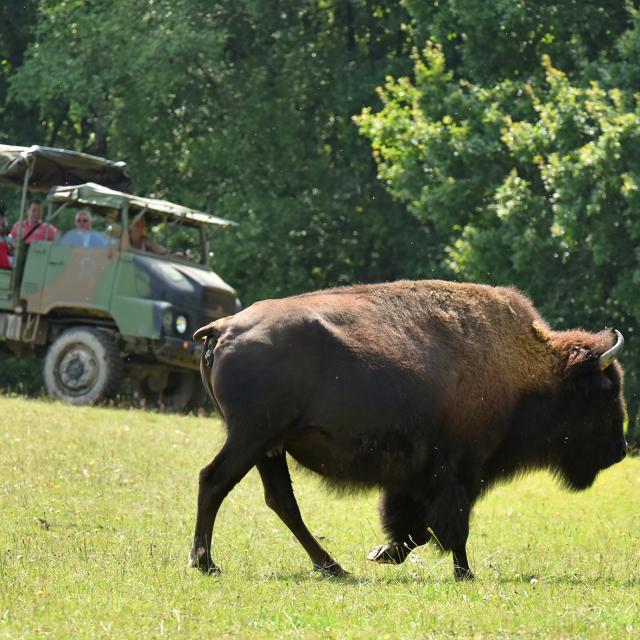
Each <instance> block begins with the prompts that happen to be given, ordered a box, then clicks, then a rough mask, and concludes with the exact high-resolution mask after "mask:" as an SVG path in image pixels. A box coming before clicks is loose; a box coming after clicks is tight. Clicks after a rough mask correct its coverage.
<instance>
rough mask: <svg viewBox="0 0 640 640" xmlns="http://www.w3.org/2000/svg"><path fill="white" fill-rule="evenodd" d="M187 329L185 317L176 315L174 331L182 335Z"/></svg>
mask: <svg viewBox="0 0 640 640" xmlns="http://www.w3.org/2000/svg"><path fill="white" fill-rule="evenodd" d="M186 330H187V319H186V318H185V317H184V316H183V315H182V314H180V315H177V316H176V331H177V332H178V333H179V334H180V335H182V334H183V333H184V332H185V331H186Z"/></svg>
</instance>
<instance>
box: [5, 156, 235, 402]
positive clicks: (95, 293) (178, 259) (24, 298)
mask: <svg viewBox="0 0 640 640" xmlns="http://www.w3.org/2000/svg"><path fill="white" fill-rule="evenodd" d="M87 180H92V181H91V182H89V181H87ZM0 184H3V185H14V186H17V185H20V186H21V187H22V205H21V215H20V220H22V219H23V218H24V216H25V210H26V196H27V191H29V190H39V191H46V192H47V196H46V204H47V208H48V213H47V216H46V221H47V222H49V223H52V224H55V225H56V226H59V227H62V228H64V226H65V225H64V224H61V222H62V221H64V220H65V219H66V220H67V225H66V226H69V222H68V220H69V219H70V218H69V216H71V220H73V214H74V212H76V211H79V210H80V209H86V210H88V211H89V212H90V213H91V215H92V218H93V228H92V230H91V231H82V232H79V231H77V230H74V229H70V230H68V231H67V232H63V231H62V230H61V231H59V233H58V235H57V237H56V239H55V241H33V242H31V243H30V244H24V243H23V242H21V241H20V237H18V238H17V241H16V245H15V249H14V256H13V265H12V268H11V269H4V270H0V350H3V351H5V352H10V353H13V354H16V355H23V354H29V353H34V354H37V355H43V356H44V369H43V373H44V382H45V386H46V389H47V392H48V393H49V395H50V396H52V397H54V398H58V399H60V400H62V401H64V402H67V403H71V404H77V405H87V404H94V403H97V402H100V401H102V400H105V399H107V398H109V397H110V396H112V395H113V394H114V393H115V392H116V391H117V390H118V388H119V387H120V383H121V382H122V381H123V379H125V378H128V379H129V380H131V381H132V386H133V388H134V391H135V394H136V396H137V397H139V398H140V399H141V400H142V403H150V404H160V405H163V406H164V407H166V408H170V409H174V410H181V409H185V408H190V407H195V406H197V405H199V404H200V403H201V402H202V401H203V400H204V398H203V387H202V383H201V382H200V376H199V374H198V368H199V359H200V350H201V346H200V345H199V344H195V343H194V342H193V341H192V340H191V335H192V334H193V331H194V330H195V329H196V328H198V327H199V326H201V325H203V324H206V323H209V322H211V320H214V319H216V318H220V317H223V316H227V315H230V314H233V313H235V312H236V311H237V310H238V309H239V308H240V302H239V300H238V298H237V296H236V293H235V291H234V290H233V289H232V288H231V287H230V286H229V285H228V284H226V283H225V282H224V281H223V280H222V279H221V278H220V277H219V276H218V275H217V274H216V273H214V272H213V271H212V270H211V269H210V268H209V266H208V263H209V256H210V252H209V237H208V236H209V234H208V231H209V230H210V229H212V228H221V227H228V226H230V225H233V224H234V223H233V222H231V221H229V220H225V219H223V218H218V217H215V216H212V215H209V214H206V213H203V212H200V211H195V210H193V209H189V208H187V207H183V206H180V205H177V204H174V203H171V202H168V201H165V200H158V199H153V198H143V197H139V196H136V195H132V194H130V193H127V192H126V189H127V188H128V185H129V179H128V176H127V174H126V167H125V166H124V164H123V163H114V162H110V161H108V160H104V159H102V158H96V157H94V156H88V155H86V154H80V153H74V152H70V151H64V150H59V149H50V148H46V147H30V148H23V147H8V146H4V145H0ZM114 187H120V188H121V189H122V188H123V189H125V190H119V189H116V188H114ZM140 219H143V220H144V221H145V222H146V228H147V229H151V231H152V232H155V233H157V234H159V236H160V239H161V240H162V239H164V241H167V240H169V241H170V242H172V244H173V245H174V247H175V246H176V245H177V246H179V248H180V251H178V252H176V253H171V252H169V251H167V252H166V253H164V254H163V255H159V254H158V253H154V252H152V251H149V250H147V251H144V250H142V249H136V248H134V247H133V246H132V243H131V239H130V234H129V233H128V232H127V230H128V229H129V228H130V225H131V224H132V223H133V222H135V221H138V220H140Z"/></svg>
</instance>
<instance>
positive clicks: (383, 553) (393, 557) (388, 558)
mask: <svg viewBox="0 0 640 640" xmlns="http://www.w3.org/2000/svg"><path fill="white" fill-rule="evenodd" d="M406 557H407V554H406V551H405V550H404V549H403V548H402V546H401V545H399V544H398V543H397V542H391V543H389V544H381V545H379V546H377V547H374V548H373V549H371V551H369V554H368V555H367V559H368V560H372V561H373V562H379V563H380V564H402V563H403V562H404V559H405V558H406Z"/></svg>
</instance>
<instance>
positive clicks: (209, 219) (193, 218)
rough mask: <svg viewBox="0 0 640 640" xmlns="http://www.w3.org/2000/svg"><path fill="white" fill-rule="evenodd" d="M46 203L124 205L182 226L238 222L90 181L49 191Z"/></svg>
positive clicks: (119, 206) (111, 206)
mask: <svg viewBox="0 0 640 640" xmlns="http://www.w3.org/2000/svg"><path fill="white" fill-rule="evenodd" d="M47 200H49V201H50V202H54V203H60V204H62V203H66V204H74V203H77V204H84V205H93V206H95V207H103V208H106V209H121V208H122V207H123V205H124V204H125V203H127V204H128V207H129V208H131V207H135V208H137V209H141V210H144V211H148V212H149V213H151V214H154V213H155V214H156V215H160V216H163V217H171V218H174V219H178V220H180V221H181V222H182V223H187V224H192V225H201V224H213V225H219V226H222V227H230V226H236V225H237V223H236V222H233V221H231V220H226V219H225V218H218V217H217V216H212V215H210V214H208V213H204V212H202V211H196V210H195V209H189V208H188V207H183V206H182V205H179V204H174V203H173V202H169V201H168V200H157V199H156V198H142V197H140V196H134V195H131V194H129V193H122V192H121V191H115V190H113V189H109V188H107V187H103V186H102V185H99V184H94V183H92V182H89V183H87V184H81V185H76V186H68V187H54V188H53V189H51V191H49V195H48V196H47Z"/></svg>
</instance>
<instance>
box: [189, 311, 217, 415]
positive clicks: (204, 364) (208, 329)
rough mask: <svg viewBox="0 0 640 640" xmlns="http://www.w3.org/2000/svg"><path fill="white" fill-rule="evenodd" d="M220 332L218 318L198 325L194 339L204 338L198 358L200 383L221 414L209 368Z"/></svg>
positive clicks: (211, 366) (211, 364)
mask: <svg viewBox="0 0 640 640" xmlns="http://www.w3.org/2000/svg"><path fill="white" fill-rule="evenodd" d="M221 333H222V327H221V326H220V320H216V321H214V322H210V323H209V324H208V325H206V326H204V327H200V328H199V329H198V330H197V331H196V332H195V333H194V334H193V339H194V340H204V346H203V349H202V357H201V358H200V375H201V376H202V384H203V385H204V388H205V389H206V390H207V393H208V394H209V397H210V398H211V402H213V404H214V406H215V407H216V409H217V410H218V413H220V415H222V412H221V411H220V406H219V405H218V402H217V401H216V397H215V395H214V393H213V387H212V385H211V369H212V368H213V350H214V349H215V347H216V344H217V342H218V338H219V337H220V334H221Z"/></svg>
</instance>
